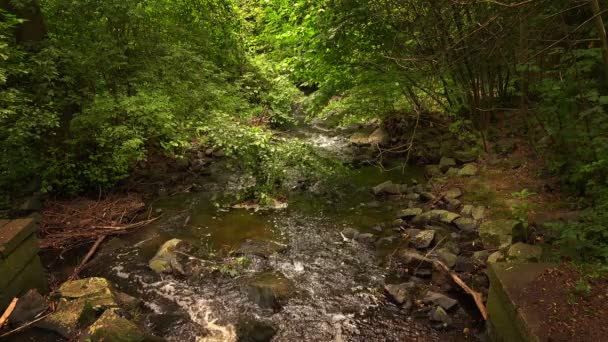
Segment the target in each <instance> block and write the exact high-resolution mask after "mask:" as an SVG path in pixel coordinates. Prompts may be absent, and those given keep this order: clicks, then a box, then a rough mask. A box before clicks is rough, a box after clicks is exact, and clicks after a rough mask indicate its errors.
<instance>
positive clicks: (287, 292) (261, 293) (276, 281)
mask: <svg viewBox="0 0 608 342" xmlns="http://www.w3.org/2000/svg"><path fill="white" fill-rule="evenodd" d="M293 291H294V286H293V284H292V282H291V281H290V280H289V279H287V278H286V277H285V276H283V275H282V274H280V273H273V272H265V273H261V274H258V275H256V276H255V277H254V278H253V279H251V280H250V282H249V284H248V285H247V296H248V297H249V299H250V300H251V301H252V302H254V303H256V304H257V305H258V306H259V307H261V308H263V309H273V310H279V309H280V308H281V307H282V306H283V304H284V303H285V302H286V301H287V300H288V299H289V298H290V297H291V296H292V295H293Z"/></svg>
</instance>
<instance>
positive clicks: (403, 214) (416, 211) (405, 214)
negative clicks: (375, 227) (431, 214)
mask: <svg viewBox="0 0 608 342" xmlns="http://www.w3.org/2000/svg"><path fill="white" fill-rule="evenodd" d="M422 212H423V210H422V209H420V208H408V209H403V210H401V211H400V212H399V214H397V216H398V217H400V218H402V219H408V218H412V217H414V216H418V215H420V214H422Z"/></svg>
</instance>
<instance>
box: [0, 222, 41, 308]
mask: <svg viewBox="0 0 608 342" xmlns="http://www.w3.org/2000/svg"><path fill="white" fill-rule="evenodd" d="M37 227H38V225H37V223H36V221H35V220H34V219H33V218H20V219H15V220H0V312H1V311H2V310H4V308H6V306H8V304H9V303H10V302H11V300H12V299H13V297H19V296H20V295H22V294H24V293H25V292H26V291H27V290H29V289H32V288H36V289H38V290H39V291H40V292H42V293H44V292H46V291H47V283H46V274H45V270H44V268H43V267H42V264H41V263H40V258H39V257H38V251H39V247H38V239H37V238H36V230H37Z"/></svg>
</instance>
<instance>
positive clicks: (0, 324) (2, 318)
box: [0, 298, 19, 328]
mask: <svg viewBox="0 0 608 342" xmlns="http://www.w3.org/2000/svg"><path fill="white" fill-rule="evenodd" d="M18 300H19V299H18V298H13V300H12V301H11V304H9V306H8V308H6V310H5V311H4V313H3V314H2V316H0V328H2V327H3V326H4V324H5V323H6V321H7V320H8V317H9V316H10V315H11V314H12V313H13V310H15V306H17V301H18Z"/></svg>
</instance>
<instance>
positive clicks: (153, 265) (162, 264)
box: [148, 239, 186, 275]
mask: <svg viewBox="0 0 608 342" xmlns="http://www.w3.org/2000/svg"><path fill="white" fill-rule="evenodd" d="M184 244H185V243H184V242H183V241H182V240H180V239H171V240H169V241H167V242H165V243H164V244H163V245H162V246H161V247H160V248H159V250H158V251H157V252H156V255H154V257H153V258H152V259H151V260H150V262H149V263H148V266H149V267H150V269H152V270H153V271H154V272H156V273H175V274H181V275H183V274H186V271H185V270H184V267H183V265H182V264H181V263H180V262H179V258H178V255H177V253H176V252H177V251H179V250H180V249H181V248H183V247H182V246H184Z"/></svg>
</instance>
